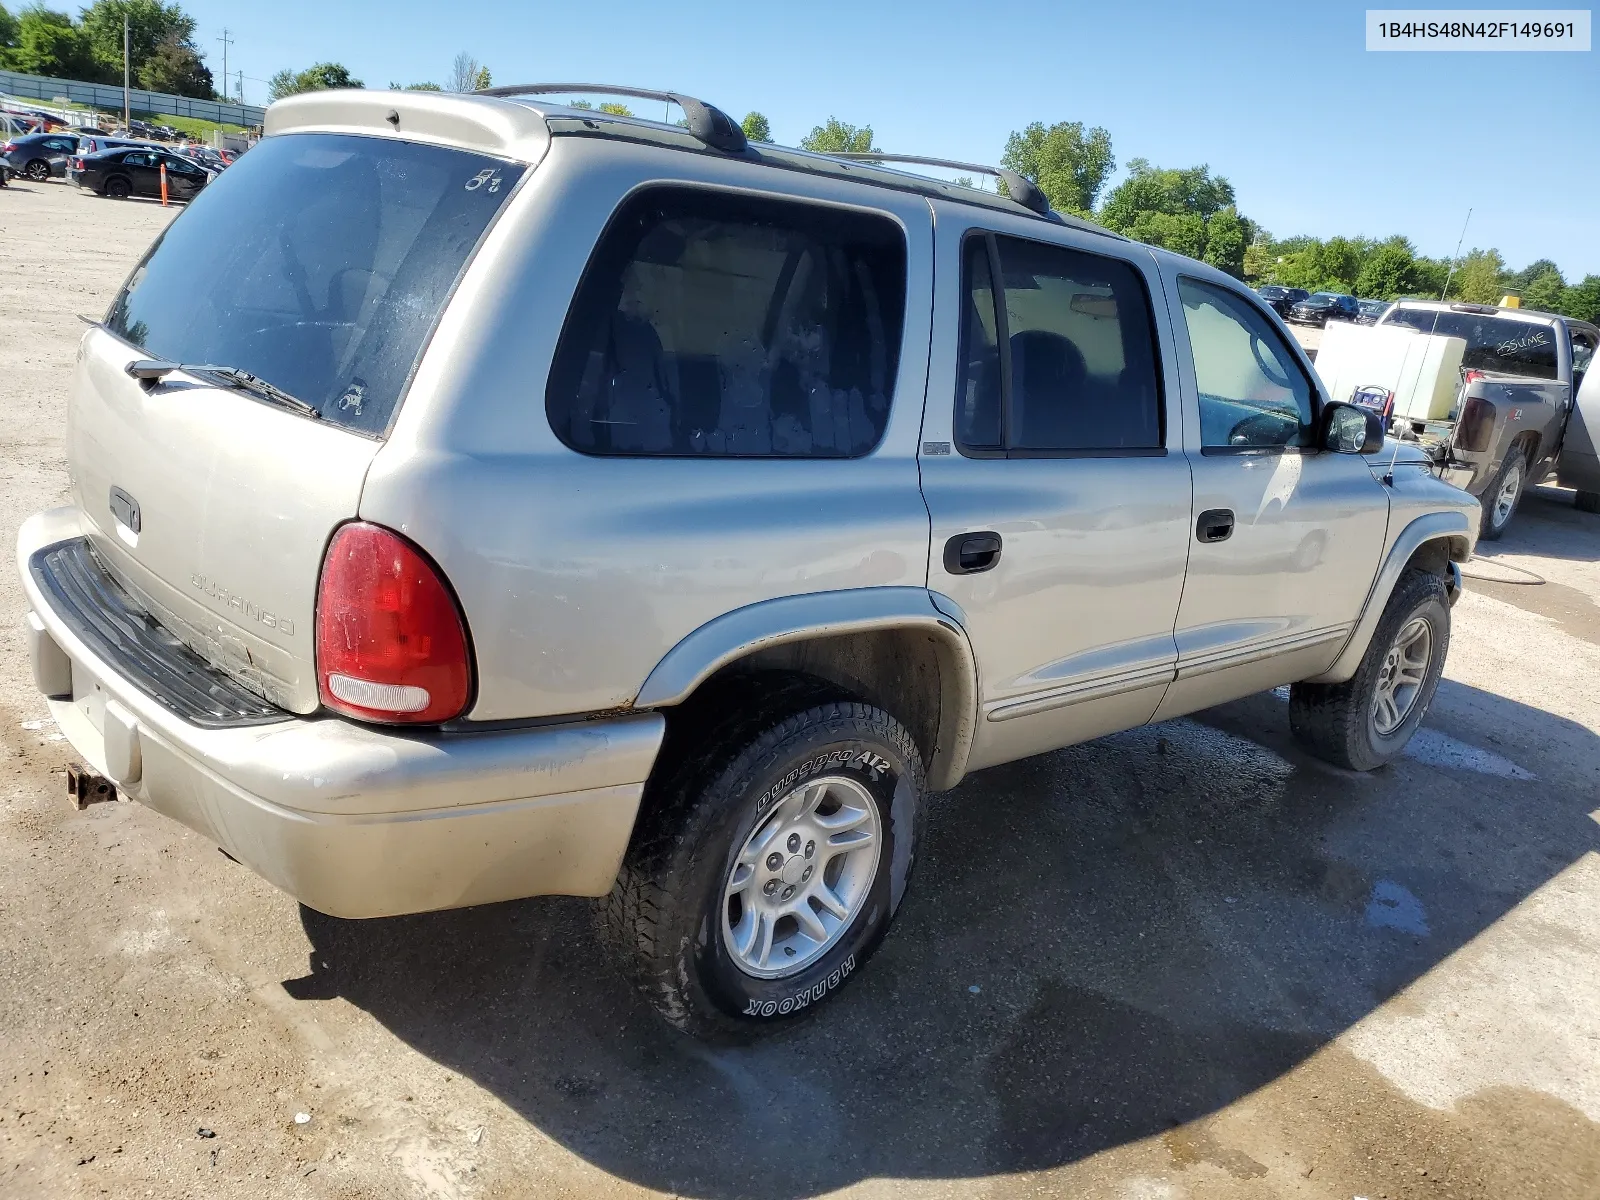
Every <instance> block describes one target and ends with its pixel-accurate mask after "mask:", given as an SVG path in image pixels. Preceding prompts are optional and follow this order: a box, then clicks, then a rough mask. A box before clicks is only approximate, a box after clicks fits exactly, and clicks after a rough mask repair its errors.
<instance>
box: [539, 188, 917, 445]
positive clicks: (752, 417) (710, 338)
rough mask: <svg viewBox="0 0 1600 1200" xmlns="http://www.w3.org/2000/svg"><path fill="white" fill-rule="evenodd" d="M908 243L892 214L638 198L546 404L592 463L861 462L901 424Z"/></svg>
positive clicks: (580, 303) (588, 297) (678, 195)
mask: <svg viewBox="0 0 1600 1200" xmlns="http://www.w3.org/2000/svg"><path fill="white" fill-rule="evenodd" d="M905 280H906V249H905V237H904V235H903V234H902V232H901V230H900V227H899V226H898V225H897V224H895V223H894V222H893V221H891V220H890V219H888V218H887V217H879V216H871V215H868V214H864V213H851V212H845V211H841V210H838V209H831V208H821V207H817V206H812V205H806V204H797V203H793V202H788V201H776V200H766V199H759V198H753V197H747V196H735V195H729V194H723V193H717V192H710V191H704V190H700V189H693V188H653V189H650V190H648V191H644V192H641V193H639V194H637V195H635V196H634V197H632V198H631V199H629V200H628V201H627V202H626V203H625V204H624V205H623V206H622V207H621V208H620V209H619V210H618V212H617V214H616V216H615V217H614V218H613V219H612V221H611V223H610V225H609V226H608V227H607V228H606V231H605V233H604V234H603V235H602V237H601V239H600V244H599V246H598V247H597V248H596V250H595V252H594V255H593V257H592V258H591V259H590V261H589V266H588V270H587V271H586V272H585V274H584V277H583V281H582V283H581V284H580V285H579V288H578V294H577V296H576V298H575V299H574V300H573V304H572V309H571V311H570V312H569V313H568V315H567V320H566V324H565V326H564V327H563V328H562V331H561V341H560V344H559V345H558V347H557V349H556V356H555V362H554V365H553V367H552V369H551V372H550V380H549V385H548V387H547V389H546V392H545V411H546V413H547V414H548V416H549V419H550V425H551V428H552V429H554V430H555V432H556V435H557V436H558V437H560V439H561V440H562V441H563V442H565V443H566V444H567V445H568V446H570V447H571V448H572V449H574V450H579V451H582V452H583V453H586V454H624V455H688V456H721V457H774V456H776V457H801V458H806V457H810V458H848V457H855V456H859V455H863V454H866V453H868V452H869V451H871V450H872V448H873V447H874V446H876V445H877V444H878V441H879V440H880V439H881V438H882V436H883V431H884V427H885V425H886V424H887V423H888V419H889V405H890V401H891V399H892V394H893V388H894V380H895V374H896V371H897V369H898V367H899V355H900V337H901V326H902V319H903V314H904V309H905V287H906V282H905Z"/></svg>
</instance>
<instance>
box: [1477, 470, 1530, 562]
mask: <svg viewBox="0 0 1600 1200" xmlns="http://www.w3.org/2000/svg"><path fill="white" fill-rule="evenodd" d="M1527 486H1528V460H1527V458H1526V456H1524V454H1523V452H1522V447H1520V446H1514V447H1512V448H1511V450H1510V451H1509V452H1508V453H1507V454H1506V460H1505V462H1504V463H1502V464H1501V465H1500V473H1499V474H1498V475H1496V476H1495V477H1494V482H1493V483H1491V484H1490V485H1489V486H1488V487H1486V488H1484V489H1483V493H1482V495H1480V496H1479V497H1478V503H1479V504H1480V505H1481V506H1482V507H1483V518H1482V520H1481V521H1479V523H1478V540H1479V541H1480V542H1493V541H1496V540H1498V538H1499V537H1500V535H1501V534H1503V533H1504V532H1505V531H1506V526H1508V525H1510V524H1511V518H1512V517H1513V516H1514V515H1516V511H1517V505H1518V504H1519V503H1521V501H1522V493H1523V490H1524V489H1525V488H1526V487H1527Z"/></svg>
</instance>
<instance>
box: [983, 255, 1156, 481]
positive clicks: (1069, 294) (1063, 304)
mask: <svg viewBox="0 0 1600 1200" xmlns="http://www.w3.org/2000/svg"><path fill="white" fill-rule="evenodd" d="M994 242H995V251H996V257H997V259H998V262H999V269H1000V288H999V292H1000V296H1001V307H1002V310H1003V312H1004V316H1005V341H1004V342H1003V343H1002V342H1000V341H999V339H998V337H997V332H996V330H997V325H998V322H997V320H996V310H995V300H994V293H995V288H994V281H993V274H992V272H993V268H992V266H991V263H990V261H989V255H988V245H987V238H986V237H984V236H981V235H980V236H973V237H969V238H968V239H967V242H966V247H965V256H966V265H965V269H966V298H965V302H964V305H963V309H964V320H965V327H964V330H963V349H962V358H963V361H962V381H961V390H960V392H959V394H958V396H957V404H956V421H955V426H956V440H957V442H958V443H959V444H960V445H961V447H962V449H963V450H966V451H969V452H970V451H981V452H986V453H994V452H997V451H1004V452H1005V453H1007V454H1008V455H1011V456H1014V457H1028V456H1030V455H1034V454H1057V453H1061V454H1077V453H1091V454H1092V453H1107V452H1109V453H1129V452H1140V451H1155V450H1159V448H1160V447H1161V445H1162V427H1161V385H1160V380H1159V378H1158V375H1157V372H1156V356H1157V352H1156V342H1155V328H1154V325H1153V324H1152V322H1151V317H1150V302H1149V298H1148V296H1147V295H1146V293H1145V289H1144V285H1143V284H1142V283H1141V282H1140V279H1139V275H1138V272H1137V271H1135V270H1134V268H1133V267H1132V266H1130V265H1129V264H1128V263H1126V262H1122V261H1121V260H1119V259H1114V258H1107V257H1104V256H1102V255H1098V254H1085V253H1084V252H1082V251H1080V250H1071V249H1068V248H1066V247H1064V246H1052V245H1046V244H1044V243H1041V242H1033V241H1025V240H1023V239H1021V238H1011V237H999V236H997V237H996V238H995V239H994ZM1007 371H1009V377H1010V390H1009V393H1007V394H1004V395H1002V391H1003V390H1004V389H1003V386H1002V377H1003V376H1004V375H1005V374H1006V372H1007ZM1002 406H1004V415H1003V416H1002V413H1001V409H1002Z"/></svg>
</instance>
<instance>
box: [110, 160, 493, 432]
mask: <svg viewBox="0 0 1600 1200" xmlns="http://www.w3.org/2000/svg"><path fill="white" fill-rule="evenodd" d="M522 170H523V168H522V167H521V166H519V165H516V164H514V163H507V162H502V161H500V160H498V159H493V158H488V157H485V156H483V155H480V154H472V153H469V152H467V151H463V150H452V149H448V148H446V147H443V146H428V145H419V144H417V143H412V142H401V141H392V140H389V139H387V138H383V139H380V138H371V137H360V136H353V135H349V134H322V133H304V134H298V133H297V134H284V135H281V136H278V137H269V138H266V139H264V140H263V141H262V142H261V144H260V145H258V146H257V147H256V148H255V149H254V150H253V151H251V152H250V153H249V154H247V155H244V156H243V157H241V158H240V159H239V161H238V163H237V164H235V165H234V166H232V167H230V168H229V169H228V170H227V171H224V172H223V173H222V174H221V175H220V176H218V178H217V179H216V180H215V181H214V182H212V183H211V184H210V185H209V186H208V187H207V188H206V189H205V190H204V191H203V192H201V193H200V195H199V197H198V198H197V199H196V200H195V201H194V203H193V204H191V205H190V207H189V209H188V211H186V212H185V213H183V214H182V215H181V216H180V217H179V218H178V219H177V220H176V221H174V222H173V223H172V225H171V226H170V227H169V228H168V230H167V232H166V233H165V234H164V235H163V236H162V237H161V239H160V240H159V241H158V242H157V243H156V244H155V245H154V246H153V247H151V249H150V252H149V254H147V255H146V256H145V259H144V261H143V262H142V263H141V264H140V265H139V267H138V269H137V270H135V271H134V273H133V275H132V276H131V277H130V278H129V280H128V282H127V284H126V285H125V286H124V287H123V290H122V292H121V293H120V294H119V295H118V296H117V298H116V300H115V301H114V302H113V304H112V306H111V312H110V314H109V315H108V316H107V318H106V326H107V327H108V328H109V329H110V330H111V331H112V332H113V333H115V334H117V335H119V336H120V337H123V338H125V339H126V340H128V341H129V342H132V343H133V344H134V345H136V346H138V347H140V348H141V349H143V350H144V351H145V352H146V353H148V354H150V355H152V356H153V357H156V358H163V359H167V360H170V361H175V362H183V363H196V364H199V363H206V364H215V365H220V366H228V367H237V368H239V369H240V370H242V371H248V372H249V373H250V374H252V375H257V376H260V377H261V378H262V379H265V380H266V381H267V382H268V383H271V384H273V385H274V386H276V387H278V388H281V389H282V390H283V391H286V392H288V393H290V394H291V395H293V396H296V397H298V398H299V399H301V400H304V401H306V402H307V403H308V404H312V405H315V406H316V408H317V410H318V412H319V413H320V414H321V415H322V417H323V419H324V420H327V421H330V422H332V423H334V424H337V425H340V426H343V427H345V428H348V429H354V430H357V431H360V432H363V433H369V434H379V433H382V432H383V431H384V430H385V429H386V428H387V427H388V424H389V418H390V417H391V416H392V415H393V413H394V409H395V405H396V404H397V403H398V402H399V399H400V393H401V391H402V390H403V389H404V387H405V384H406V380H407V379H408V378H409V377H410V374H411V369H412V367H413V365H414V364H415V363H416V360H417V356H418V354H419V353H420V352H421V350H422V346H423V343H424V342H425V341H426V339H427V336H428V333H429V331H430V330H431V329H432V328H433V324H434V321H435V320H436V319H437V318H438V316H439V313H440V311H441V309H442V308H443V307H444V303H445V300H446V298H447V297H448V296H449V294H450V289H451V288H452V287H453V286H454V285H455V281H456V278H457V277H458V276H459V275H460V274H461V269H462V267H463V266H464V265H465V264H466V261H467V259H468V257H469V256H470V255H471V254H472V251H473V248H474V247H475V246H476V245H477V244H478V240H479V239H480V238H481V237H482V236H483V232H484V230H485V229H486V228H487V227H488V225H489V222H490V221H491V220H492V219H493V218H494V215H495V213H496V212H498V211H499V209H500V206H501V205H502V204H503V203H504V202H505V199H506V197H507V195H509V194H510V192H511V190H512V188H513V187H514V186H515V185H516V182H517V180H518V179H519V178H520V177H521V175H522Z"/></svg>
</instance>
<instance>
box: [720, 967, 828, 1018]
mask: <svg viewBox="0 0 1600 1200" xmlns="http://www.w3.org/2000/svg"><path fill="white" fill-rule="evenodd" d="M855 969H856V956H855V955H854V954H852V955H850V956H849V957H848V958H846V959H845V960H844V962H842V963H840V964H839V966H838V968H837V969H835V970H834V971H833V972H832V973H831V974H829V976H828V977H827V978H826V979H824V980H823V981H822V982H821V983H814V984H812V985H811V986H810V987H808V988H805V989H803V990H802V991H801V992H800V994H799V995H798V996H786V997H784V998H783V999H782V1000H752V1001H750V1003H749V1005H748V1006H747V1007H746V1008H745V1010H744V1015H745V1016H747V1017H773V1016H778V1017H787V1016H788V1015H789V1014H790V1013H796V1012H799V1011H800V1010H801V1009H802V1008H805V1007H806V1006H807V1005H810V1004H815V1003H816V1002H817V1001H818V1000H821V999H822V998H823V997H824V996H826V995H827V994H828V993H829V992H831V991H833V989H834V988H836V987H838V986H839V985H840V984H841V983H843V982H844V981H845V979H846V978H847V977H848V976H849V974H850V972H851V971H854V970H855Z"/></svg>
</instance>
